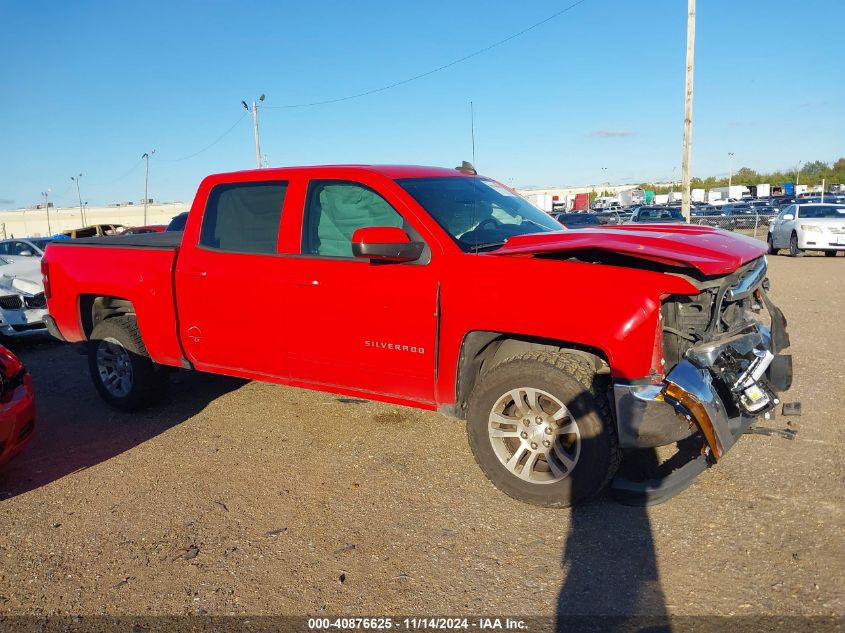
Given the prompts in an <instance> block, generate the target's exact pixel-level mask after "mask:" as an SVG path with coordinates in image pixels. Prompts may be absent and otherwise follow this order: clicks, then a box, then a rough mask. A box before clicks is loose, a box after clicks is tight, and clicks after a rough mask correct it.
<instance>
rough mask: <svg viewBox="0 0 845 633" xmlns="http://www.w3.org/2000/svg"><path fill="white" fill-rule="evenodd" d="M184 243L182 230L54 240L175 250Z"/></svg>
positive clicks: (88, 244)
mask: <svg viewBox="0 0 845 633" xmlns="http://www.w3.org/2000/svg"><path fill="white" fill-rule="evenodd" d="M181 243H182V231H165V232H163V233H140V234H138V235H105V236H103V237H81V238H79V239H76V240H54V241H53V242H52V244H59V245H61V246H65V245H67V246H114V247H115V248H159V249H166V250H175V249H177V248H179V245H180V244H181Z"/></svg>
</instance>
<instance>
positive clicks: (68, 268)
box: [42, 231, 182, 366]
mask: <svg viewBox="0 0 845 633" xmlns="http://www.w3.org/2000/svg"><path fill="white" fill-rule="evenodd" d="M181 240H182V233H181V232H176V231H174V232H170V233H143V234H140V235H114V236H105V237H86V238H80V239H75V240H56V241H55V242H51V243H50V244H49V245H48V246H47V251H46V253H45V255H44V259H43V260H42V264H43V263H44V262H46V263H47V265H48V266H49V271H50V284H51V287H52V289H51V294H52V296H51V298H50V300H49V303H50V314H51V316H53V318H54V319H55V321H56V322H57V323H59V324H61V327H60V331H61V334H62V336H63V337H64V338H65V340H67V341H70V342H81V341H85V340H88V337H89V336H90V334H91V329H92V327H93V325H94V320H93V317H92V310H93V309H94V303H95V302H96V301H98V299H97V298H98V297H104V298H106V300H112V299H114V300H124V301H129V302H131V303H132V305H133V306H134V310H135V311H136V316H137V319H138V327H139V328H140V330H141V334H142V335H143V338H144V343H145V345H146V346H147V351H148V352H149V354H150V356H151V357H152V358H153V360H155V361H156V362H158V363H161V364H163V365H175V366H179V365H180V364H181V361H182V349H181V346H180V345H179V338H178V334H177V314H176V306H175V304H174V299H173V270H174V266H175V265H176V258H177V256H178V252H179V244H180V242H181Z"/></svg>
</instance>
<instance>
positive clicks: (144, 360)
mask: <svg viewBox="0 0 845 633" xmlns="http://www.w3.org/2000/svg"><path fill="white" fill-rule="evenodd" d="M88 368H89V370H90V371H91V378H92V379H93V381H94V387H96V389H97V391H98V392H99V394H100V397H102V398H103V400H105V401H106V402H108V403H109V404H110V405H112V406H113V407H116V408H118V409H123V410H124V411H133V410H135V409H140V408H143V407H146V406H149V405H151V404H153V403H155V402H157V401H158V400H159V399H160V398H161V396H162V395H163V394H164V390H165V388H166V386H167V373H166V370H165V368H163V367H162V366H160V365H157V364H156V363H154V362H153V361H152V359H151V358H150V355H149V354H148V353H147V348H146V347H145V346H144V341H143V340H142V339H141V332H140V331H139V330H138V323H137V321H136V320H135V317H132V316H121V317H114V318H111V319H106V320H105V321H103V322H102V323H98V324H97V326H96V327H95V328H94V331H93V332H92V333H91V340H90V342H89V347H88Z"/></svg>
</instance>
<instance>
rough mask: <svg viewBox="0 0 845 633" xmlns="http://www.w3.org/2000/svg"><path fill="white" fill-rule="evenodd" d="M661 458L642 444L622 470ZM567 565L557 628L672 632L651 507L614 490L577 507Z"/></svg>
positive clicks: (652, 465) (652, 466)
mask: <svg viewBox="0 0 845 633" xmlns="http://www.w3.org/2000/svg"><path fill="white" fill-rule="evenodd" d="M594 388H595V390H596V391H599V390H603V389H605V388H606V386H605V385H602V384H596V385H595V387H594ZM576 406H577V405H576ZM631 457H634V459H633V460H631ZM657 463H658V461H657V454H656V452H655V451H653V450H651V449H648V450H639V451H637V453H636V456H634V455H631V456H630V457H629V460H628V461H625V462H623V466H622V468H621V469H620V473H622V472H624V473H625V475H626V476H631V475H632V474H633V473H634V472H642V473H649V472H653V471H654V470H656V468H657ZM577 473H578V470H577V469H576V470H575V471H574V473H573V476H577ZM571 485H572V486H573V487H577V485H578V482H577V481H573V482H572V484H571ZM561 566H562V568H563V571H564V582H563V585H562V586H561V589H560V592H559V593H558V598H557V608H556V622H555V630H556V631H596V632H598V631H602V632H605V631H607V632H616V633H623V632H624V633H634V632H638V633H646V632H648V633H670V632H671V630H672V629H671V626H670V623H669V619H668V613H667V611H666V601H665V597H664V594H663V588H662V586H661V584H660V577H659V573H658V569H657V555H656V551H655V546H654V538H653V535H652V529H651V522H650V521H649V518H648V513H647V508H646V507H643V506H636V505H622V504H621V503H618V502H616V501H614V500H613V499H612V498H611V494H610V492H609V491H606V492H605V493H604V494H603V495H602V496H600V497H599V498H598V499H596V500H594V501H592V502H588V503H585V504H582V505H579V506H575V507H573V508H572V509H571V515H570V526H569V532H568V534H567V535H566V542H565V546H564V551H563V556H562V559H561Z"/></svg>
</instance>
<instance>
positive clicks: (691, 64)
mask: <svg viewBox="0 0 845 633" xmlns="http://www.w3.org/2000/svg"><path fill="white" fill-rule="evenodd" d="M687 2H688V7H687V70H686V90H685V95H684V152H683V163H682V165H681V172H682V173H681V177H682V178H683V183H684V184H683V190H682V192H681V212H682V213H683V214H684V219H685V220H686V221H687V222H689V221H690V161H691V159H692V86H693V75H694V71H695V0H687Z"/></svg>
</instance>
